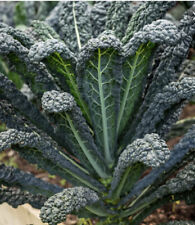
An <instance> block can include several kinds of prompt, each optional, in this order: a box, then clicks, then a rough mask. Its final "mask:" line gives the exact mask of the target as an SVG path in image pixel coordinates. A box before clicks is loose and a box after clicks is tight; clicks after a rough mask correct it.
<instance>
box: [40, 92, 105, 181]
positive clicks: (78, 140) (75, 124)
mask: <svg viewBox="0 0 195 225" xmlns="http://www.w3.org/2000/svg"><path fill="white" fill-rule="evenodd" d="M42 106H43V108H44V109H45V110H46V111H49V112H50V113H51V112H53V113H58V114H59V116H61V117H62V118H63V127H64V129H65V134H66V143H67V144H68V146H70V148H72V146H73V145H74V147H76V148H75V149H74V150H73V153H75V157H78V158H79V160H81V163H82V164H83V165H84V167H87V168H88V169H89V171H91V167H93V168H94V170H95V171H96V172H97V173H98V175H99V176H100V177H107V176H108V175H107V174H106V167H105V165H104V161H103V159H102V158H101V156H100V154H99V153H98V150H97V147H96V145H95V143H94V142H93V137H92V135H91V133H90V130H89V128H88V126H87V123H86V121H85V119H84V118H83V117H82V113H81V111H80V109H79V108H78V107H77V106H76V102H75V101H74V98H73V97H72V96H71V95H70V94H69V93H60V92H57V91H52V92H45V93H44V95H43V97H42ZM61 112H64V114H61ZM72 144H73V145H72ZM70 150H71V149H70ZM85 159H86V160H85ZM89 164H90V166H88V165H89Z"/></svg>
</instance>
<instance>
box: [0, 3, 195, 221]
mask: <svg viewBox="0 0 195 225" xmlns="http://www.w3.org/2000/svg"><path fill="white" fill-rule="evenodd" d="M22 4H23V3H22ZM174 4H175V3H174V2H146V3H140V5H139V6H135V5H133V4H132V3H131V2H112V3H111V2H97V3H95V4H93V5H91V4H89V3H87V2H59V3H58V4H57V5H56V7H55V8H54V9H53V10H52V11H51V12H50V14H49V15H48V17H47V18H46V19H45V22H41V21H37V20H36V21H32V24H31V26H30V27H29V28H28V29H25V30H23V31H22V30H19V29H16V28H13V27H11V26H8V25H6V24H3V23H2V24H0V54H1V59H2V60H1V62H2V64H1V65H3V66H2V67H0V69H1V73H0V99H1V102H0V121H1V122H2V123H5V124H6V127H7V130H6V131H3V132H1V133H0V151H3V150H4V149H8V148H10V147H12V149H14V150H15V151H17V152H18V153H19V154H20V156H21V157H23V158H24V159H26V160H28V161H29V162H30V163H33V164H37V165H38V166H39V167H40V168H43V169H44V170H46V171H48V172H49V173H50V174H51V175H59V176H60V177H61V178H63V179H65V180H67V181H69V182H70V183H71V184H73V186H74V187H73V188H67V189H64V190H63V188H61V187H59V186H57V185H53V184H49V183H47V182H45V181H42V180H40V179H38V178H35V177H34V176H33V175H32V174H29V173H27V172H23V171H20V170H19V169H14V168H12V167H7V166H5V165H3V164H2V165H1V166H0V183H1V184H2V186H1V189H0V196H1V197H0V202H8V203H9V204H10V205H12V206H13V207H17V206H18V205H20V204H23V203H25V202H28V203H30V204H32V205H33V206H34V207H36V208H41V214H40V217H41V219H42V221H43V222H48V223H49V224H51V225H56V224H58V223H60V222H62V221H65V220H66V216H67V214H76V215H78V216H79V217H80V218H86V219H81V220H80V221H79V222H80V223H87V221H90V220H88V219H87V218H94V217H98V218H99V222H98V224H102V225H106V224H112V225H114V224H120V225H126V224H133V225H136V224H140V223H141V221H142V220H143V219H144V218H145V217H146V216H147V215H149V214H150V213H151V212H152V211H153V210H155V209H156V208H158V207H160V206H161V205H163V204H164V203H165V202H172V201H177V200H185V201H186V203H187V204H192V203H194V193H195V192H194V187H195V173H194V171H195V164H194V162H195V161H194V149H195V126H190V129H188V131H187V132H186V131H185V132H184V133H185V134H184V136H183V138H182V139H181V140H180V142H179V143H178V144H177V145H175V146H174V148H173V150H172V151H170V150H169V149H168V147H167V145H166V143H165V141H164V139H166V138H167V135H168V132H169V130H170V128H171V126H172V124H174V123H175V122H176V121H177V120H178V117H179V114H180V112H181V109H182V108H183V106H184V105H185V103H186V102H188V101H190V100H191V98H192V97H193V96H194V95H195V79H194V78H193V77H191V72H192V71H193V69H189V67H188V70H187V71H188V72H186V67H185V66H183V65H184V64H185V65H186V61H185V60H186V58H187V56H188V52H189V48H190V47H191V46H192V44H193V42H192V40H193V36H194V34H195V17H194V13H195V12H194V6H192V8H190V9H189V10H188V11H187V12H186V13H185V14H184V16H183V18H182V19H181V21H179V22H178V24H177V25H175V24H174V23H173V22H170V21H168V20H164V19H162V18H164V16H165V13H166V12H167V11H168V10H169V9H170V8H171V7H173V6H174ZM122 15H123V16H122ZM183 62H184V64H182V63H183ZM189 63H192V64H193V62H191V61H189ZM5 65H6V66H5ZM5 68H6V70H5ZM13 68H14V69H13ZM190 68H191V67H190ZM3 69H4V71H3ZM12 70H14V72H15V73H16V74H17V75H18V76H19V77H20V79H21V80H22V82H23V83H25V84H26V85H27V86H28V88H29V90H30V92H31V95H33V97H32V98H30V97H29V95H28V94H27V93H26V92H24V91H23V90H22V89H21V91H20V88H21V87H20V86H18V85H17V84H16V82H15V81H14V79H13V78H11V79H9V78H10V77H9V76H8V73H9V71H12ZM6 71H7V72H6ZM11 80H12V81H11ZM16 80H17V79H16ZM14 84H15V85H14ZM26 95H27V97H28V99H27V97H26ZM150 167H152V170H151V172H150V173H149V174H148V175H146V176H144V177H143V174H144V172H145V171H146V170H147V169H148V168H150ZM173 175H175V176H173ZM12 186H14V187H12ZM10 196H11V198H10ZM173 196H174V198H173ZM173 199H174V200H173ZM184 224H185V223H184ZM186 224H187V223H186Z"/></svg>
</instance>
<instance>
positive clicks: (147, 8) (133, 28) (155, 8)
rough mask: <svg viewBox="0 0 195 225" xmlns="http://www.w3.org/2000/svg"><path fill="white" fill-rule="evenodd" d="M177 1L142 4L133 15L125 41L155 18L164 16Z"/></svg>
mask: <svg viewBox="0 0 195 225" xmlns="http://www.w3.org/2000/svg"><path fill="white" fill-rule="evenodd" d="M174 5H175V2H165V1H162V2H157V1H155V2H146V3H145V4H143V5H141V6H140V8H139V9H138V10H137V11H136V13H135V14H134V15H133V16H132V18H131V20H130V22H129V24H128V27H127V30H126V35H125V37H124V38H123V43H127V42H128V41H129V40H130V39H131V38H132V36H133V34H134V33H136V32H137V31H139V30H141V29H142V28H143V27H144V26H145V25H147V24H150V23H152V22H153V21H155V20H158V19H161V18H163V16H164V15H165V13H166V12H167V10H168V9H170V8H171V7H173V6H174Z"/></svg>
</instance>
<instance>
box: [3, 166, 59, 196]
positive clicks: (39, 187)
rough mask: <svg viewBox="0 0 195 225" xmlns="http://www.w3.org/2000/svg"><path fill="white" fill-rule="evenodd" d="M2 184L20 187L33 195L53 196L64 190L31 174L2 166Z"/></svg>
mask: <svg viewBox="0 0 195 225" xmlns="http://www.w3.org/2000/svg"><path fill="white" fill-rule="evenodd" d="M0 172H1V173H0V182H1V183H3V184H6V185H9V186H11V185H16V186H17V185H18V186H19V187H21V188H24V189H26V190H29V191H31V192H33V193H36V192H40V193H41V194H42V195H45V196H51V195H53V194H54V193H57V192H60V191H61V190H62V188H60V187H58V186H57V185H53V184H49V183H47V182H45V181H42V180H41V179H38V178H36V177H35V176H34V175H32V174H30V173H26V172H23V171H21V170H19V169H15V168H13V167H6V166H5V165H4V164H1V165H0Z"/></svg>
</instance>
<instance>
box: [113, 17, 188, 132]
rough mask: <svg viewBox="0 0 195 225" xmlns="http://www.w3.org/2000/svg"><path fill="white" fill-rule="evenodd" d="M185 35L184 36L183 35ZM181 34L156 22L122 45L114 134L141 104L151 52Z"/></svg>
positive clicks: (173, 42) (173, 41) (169, 26)
mask: <svg viewBox="0 0 195 225" xmlns="http://www.w3.org/2000/svg"><path fill="white" fill-rule="evenodd" d="M183 35H184V34H183ZM181 38H182V34H181V33H179V32H178V29H177V27H176V26H175V25H173V24H172V23H170V22H168V21H166V20H158V21H155V22H153V23H152V24H149V25H146V26H144V28H143V29H142V30H141V31H139V32H137V33H135V35H134V36H133V38H132V39H131V40H130V41H129V42H128V43H127V44H126V45H125V46H124V55H125V59H124V62H123V67H122V69H123V71H122V73H123V77H122V86H121V96H120V111H119V116H118V123H117V133H118V134H121V132H122V131H123V129H124V128H125V125H126V124H127V121H128V120H131V119H132V116H133V114H134V113H135V109H136V108H137V105H140V102H141V101H142V99H141V98H142V92H143V91H142V90H143V88H144V86H145V83H146V77H147V76H146V75H147V73H148V70H149V68H150V64H151V62H152V55H153V54H152V53H153V52H154V48H155V46H156V45H157V44H165V45H175V44H176V43H178V42H179V41H180V40H181Z"/></svg>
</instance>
